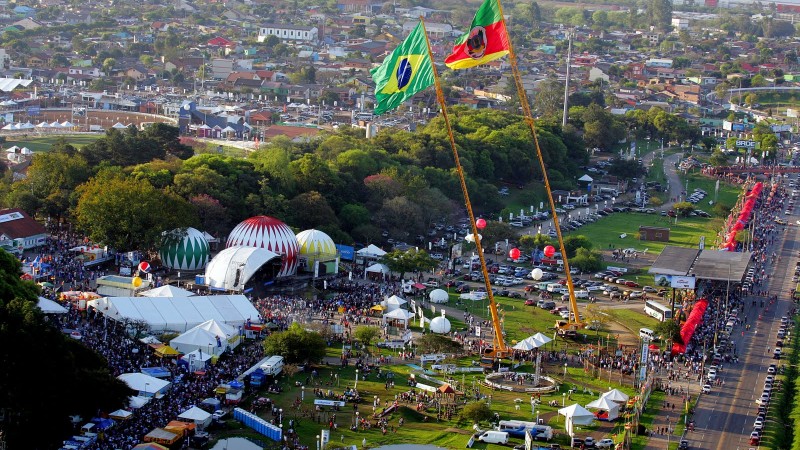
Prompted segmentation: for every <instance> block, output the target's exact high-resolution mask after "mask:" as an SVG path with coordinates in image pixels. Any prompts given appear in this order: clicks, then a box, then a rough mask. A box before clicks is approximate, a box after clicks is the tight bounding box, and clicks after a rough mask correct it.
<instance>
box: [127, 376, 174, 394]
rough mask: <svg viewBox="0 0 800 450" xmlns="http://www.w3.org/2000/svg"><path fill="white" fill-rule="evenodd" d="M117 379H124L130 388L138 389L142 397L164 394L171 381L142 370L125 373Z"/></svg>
mask: <svg viewBox="0 0 800 450" xmlns="http://www.w3.org/2000/svg"><path fill="white" fill-rule="evenodd" d="M117 379H119V380H122V381H123V382H125V384H127V385H128V387H129V388H131V389H133V390H134V391H137V392H138V393H139V396H140V397H153V396H155V395H156V394H163V393H164V392H166V390H167V388H168V387H169V385H170V382H169V381H165V380H162V379H160V378H156V377H151V376H150V375H145V374H143V373H141V372H136V373H123V374H122V375H120V376H118V377H117Z"/></svg>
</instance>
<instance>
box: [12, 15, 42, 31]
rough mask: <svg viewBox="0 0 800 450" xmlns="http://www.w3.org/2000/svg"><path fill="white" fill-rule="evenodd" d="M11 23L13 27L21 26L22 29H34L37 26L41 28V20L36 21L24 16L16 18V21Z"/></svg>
mask: <svg viewBox="0 0 800 450" xmlns="http://www.w3.org/2000/svg"><path fill="white" fill-rule="evenodd" d="M12 25H14V26H15V27H19V28H21V29H23V30H35V29H37V28H41V27H42V24H41V22H37V21H35V20H33V19H31V18H30V17H26V18H24V19H21V20H18V21H16V22H14V23H13V24H12Z"/></svg>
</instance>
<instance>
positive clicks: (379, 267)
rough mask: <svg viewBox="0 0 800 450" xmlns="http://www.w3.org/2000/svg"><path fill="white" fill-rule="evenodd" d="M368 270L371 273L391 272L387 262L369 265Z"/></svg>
mask: <svg viewBox="0 0 800 450" xmlns="http://www.w3.org/2000/svg"><path fill="white" fill-rule="evenodd" d="M367 272H369V273H382V274H384V275H386V274H388V273H389V266H387V265H386V264H381V263H375V264H373V265H371V266H369V267H367Z"/></svg>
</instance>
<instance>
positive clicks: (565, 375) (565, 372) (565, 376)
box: [564, 363, 567, 378]
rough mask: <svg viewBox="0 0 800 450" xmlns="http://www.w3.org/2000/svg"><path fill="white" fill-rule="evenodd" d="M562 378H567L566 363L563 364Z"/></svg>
mask: <svg viewBox="0 0 800 450" xmlns="http://www.w3.org/2000/svg"><path fill="white" fill-rule="evenodd" d="M564 378H567V363H564Z"/></svg>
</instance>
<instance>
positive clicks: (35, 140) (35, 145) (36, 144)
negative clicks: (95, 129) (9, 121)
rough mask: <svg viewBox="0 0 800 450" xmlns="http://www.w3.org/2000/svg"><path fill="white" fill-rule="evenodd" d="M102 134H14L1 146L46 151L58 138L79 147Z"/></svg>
mask: <svg viewBox="0 0 800 450" xmlns="http://www.w3.org/2000/svg"><path fill="white" fill-rule="evenodd" d="M103 136H104V135H103V134H67V135H57V136H36V135H33V134H30V135H20V136H16V135H15V136H8V137H7V138H6V142H5V143H4V144H3V146H4V147H5V148H9V147H12V146H14V145H16V146H18V147H28V148H29V149H31V150H32V151H33V152H46V151H48V150H50V147H52V146H53V143H54V142H55V141H56V140H58V139H59V138H63V139H65V140H66V141H67V142H69V143H70V144H72V145H73V146H74V147H77V148H80V147H83V146H84V145H86V144H91V143H92V142H94V141H96V140H98V139H100V138H101V137H103Z"/></svg>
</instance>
